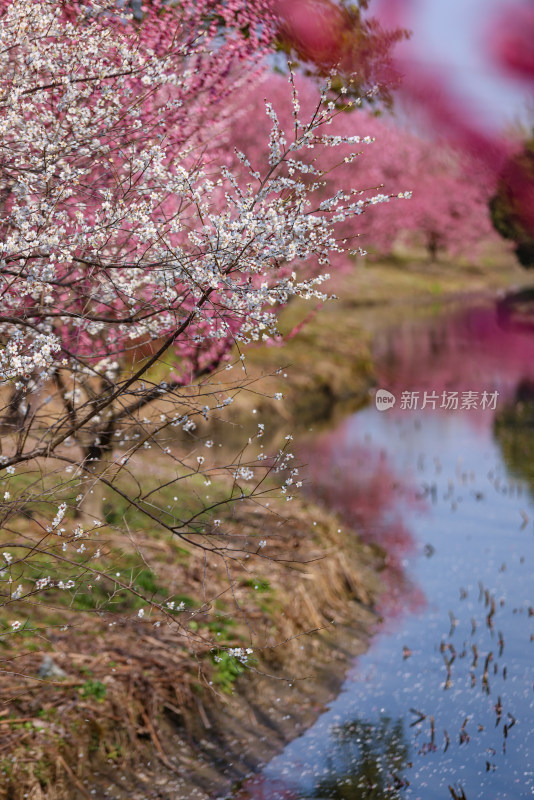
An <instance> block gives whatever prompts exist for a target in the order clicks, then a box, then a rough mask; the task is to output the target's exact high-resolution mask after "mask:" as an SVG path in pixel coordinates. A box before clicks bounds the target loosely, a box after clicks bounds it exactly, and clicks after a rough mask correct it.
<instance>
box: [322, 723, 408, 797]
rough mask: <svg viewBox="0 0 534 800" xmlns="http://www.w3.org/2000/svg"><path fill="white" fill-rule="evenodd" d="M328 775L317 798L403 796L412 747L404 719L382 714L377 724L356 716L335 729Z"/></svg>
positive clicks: (333, 730) (332, 731)
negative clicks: (406, 737) (392, 718)
mask: <svg viewBox="0 0 534 800" xmlns="http://www.w3.org/2000/svg"><path fill="white" fill-rule="evenodd" d="M330 735H331V739H332V746H331V749H330V751H329V753H328V762H327V767H326V769H327V770H328V774H327V776H326V777H325V778H323V779H321V780H319V781H318V783H317V786H316V788H315V791H314V794H313V797H317V798H332V800H385V798H393V800H397V798H400V797H401V794H400V790H401V789H403V788H405V787H407V786H408V785H409V782H408V780H407V779H406V778H405V777H404V775H403V772H404V768H405V765H406V762H407V761H408V757H409V752H410V748H409V746H408V744H407V742H406V740H405V737H404V724H403V721H402V720H401V719H398V720H395V721H392V720H391V719H389V717H382V718H381V719H380V720H379V721H378V722H377V723H376V724H373V723H371V722H367V721H366V720H362V719H355V720H352V721H351V722H346V723H344V724H343V725H339V726H336V727H334V728H332V730H331V733H330Z"/></svg>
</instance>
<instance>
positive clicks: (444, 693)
mask: <svg viewBox="0 0 534 800" xmlns="http://www.w3.org/2000/svg"><path fill="white" fill-rule="evenodd" d="M375 359H376V364H377V370H378V387H377V388H380V389H384V390H387V391H388V392H389V393H390V394H392V395H393V396H394V397H395V404H394V406H393V407H391V405H389V406H388V407H387V410H379V409H378V408H377V406H376V403H375V401H373V402H372V403H371V404H370V405H368V406H367V407H366V408H364V409H363V410H362V411H359V412H358V413H356V414H354V415H353V416H352V417H350V418H348V419H346V420H345V421H343V422H342V423H341V425H340V426H339V427H338V428H337V429H336V430H334V431H332V432H329V433H326V434H321V435H320V436H317V437H315V436H313V434H311V435H310V439H309V440H308V441H305V442H303V443H302V444H301V452H300V455H301V458H302V460H303V461H305V463H306V464H307V465H308V466H307V491H308V492H309V494H310V495H311V496H313V497H314V498H315V499H316V500H319V501H320V502H322V503H323V504H324V505H326V506H327V507H329V508H330V509H332V510H334V511H336V512H337V513H338V514H339V515H340V516H341V518H342V520H343V521H344V523H345V524H346V525H347V526H350V527H351V528H354V529H357V530H358V531H359V532H360V534H361V535H362V536H363V538H365V539H366V540H368V541H370V542H373V543H375V544H376V545H378V546H379V547H381V548H383V549H384V551H385V552H386V553H387V568H386V570H385V571H384V575H383V576H384V583H385V586H386V591H385V593H384V596H383V599H382V607H381V613H382V622H381V623H380V625H379V626H378V629H377V631H376V634H375V636H374V638H373V641H372V644H371V647H370V649H369V651H368V653H367V654H366V655H365V656H363V657H360V658H359V659H358V660H357V662H356V663H355V664H354V665H353V668H352V669H351V671H350V673H349V674H348V675H347V678H346V681H345V683H344V686H343V688H342V691H341V693H340V694H339V696H338V697H337V699H335V700H334V701H333V702H332V703H331V705H330V707H329V708H328V710H327V711H326V712H325V713H324V714H323V715H322V716H321V717H319V719H318V720H317V722H316V724H315V725H314V726H313V727H312V728H311V729H310V730H308V731H307V732H306V733H305V734H303V735H302V736H300V737H299V738H297V739H295V740H294V741H293V742H292V743H291V744H290V745H288V746H287V747H286V749H285V750H284V752H283V753H282V754H281V755H280V756H278V757H276V758H275V759H273V760H272V761H271V763H270V764H268V766H266V767H265V769H264V770H263V772H262V773H261V775H258V776H256V777H255V778H254V779H251V780H250V781H248V782H247V783H246V785H245V787H243V789H242V791H241V792H240V793H239V797H240V798H253V799H254V800H260V799H261V800H291V799H293V798H294V799H295V800H297V799H298V798H300V799H302V798H339V800H342V799H343V800H360V799H361V798H368V799H369V800H378V799H381V798H414V799H415V798H420V799H421V800H438V799H439V798H443V800H446V799H448V798H451V797H452V798H467V800H475V799H476V798H480V799H482V798H483V799H484V800H518V798H526V797H533V796H534V683H533V682H534V670H533V668H532V664H533V653H534V591H533V580H532V578H533V567H534V499H533V497H534V494H533V493H534V333H532V332H529V331H528V330H524V329H523V328H522V327H519V326H517V328H516V327H515V326H514V324H513V321H512V320H511V319H510V318H509V317H507V318H506V319H503V318H501V315H499V314H498V312H497V310H496V308H495V307H492V306H480V307H475V308H471V309H469V310H468V311H465V310H464V311H461V312H457V313H453V314H449V315H448V316H446V317H442V316H440V317H437V318H436V319H433V320H431V321H430V322H429V321H425V322H418V323H416V322H410V323H406V324H405V325H401V326H397V327H396V328H395V329H394V330H391V331H385V332H383V333H382V334H380V335H378V336H377V338H376V342H375ZM381 409H383V406H381Z"/></svg>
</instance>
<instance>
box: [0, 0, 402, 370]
mask: <svg viewBox="0 0 534 800" xmlns="http://www.w3.org/2000/svg"><path fill="white" fill-rule="evenodd" d="M56 10H57V4H56V3H54V2H52V0H49V1H48V2H46V1H45V2H42V3H37V4H36V3H34V2H32V0H13V2H12V3H11V4H10V5H9V7H8V9H7V12H6V14H5V15H4V16H3V17H2V18H1V19H0V86H1V92H0V139H1V140H2V142H3V144H2V147H3V154H4V156H3V164H2V171H1V173H0V183H1V186H0V189H1V190H2V193H3V195H5V196H6V197H7V200H6V202H5V203H4V205H3V207H2V209H0V226H1V228H2V236H1V237H0V259H1V261H0V291H2V293H3V297H4V312H5V313H4V315H3V316H0V337H1V338H3V340H4V342H6V346H5V348H4V350H3V351H2V353H1V355H0V380H9V379H13V378H16V377H27V376H28V375H30V374H33V373H35V372H36V370H37V371H38V372H40V373H41V374H42V375H43V376H44V377H46V375H47V373H46V370H47V369H48V368H49V367H50V366H51V364H52V362H53V359H54V356H55V355H56V354H57V353H58V352H59V350H60V348H63V349H64V350H65V351H68V352H69V354H71V355H73V356H74V358H75V359H78V360H79V359H80V358H85V359H89V363H90V369H91V370H93V372H99V373H101V374H104V375H105V376H106V377H107V378H108V379H109V380H113V379H114V378H115V376H116V375H117V372H118V370H119V361H120V358H121V357H122V354H123V353H124V352H125V350H127V349H128V347H133V346H134V344H135V342H138V341H140V340H144V341H146V340H147V339H152V340H156V339H160V338H161V337H169V336H170V335H172V334H173V333H174V332H176V331H177V330H180V331H181V332H182V333H181V336H180V337H178V338H177V341H176V346H177V347H178V351H177V354H178V357H179V358H180V357H182V356H183V355H184V353H185V351H186V349H187V348H192V349H193V350H194V349H195V348H201V347H207V346H209V343H210V342H213V343H216V342H221V341H227V340H232V341H236V340H237V341H250V340H254V341H256V340H259V339H262V338H267V337H268V336H270V335H272V334H273V333H274V332H275V330H276V317H275V313H274V308H275V307H276V306H278V305H279V304H283V303H285V302H287V301H288V299H289V298H290V297H292V296H300V297H303V298H311V297H317V298H320V299H324V297H325V295H324V294H323V292H322V289H321V284H322V283H323V281H324V280H326V278H327V277H328V276H327V275H322V276H317V277H313V278H308V279H298V278H297V275H296V273H294V272H291V273H289V271H288V269H287V264H289V263H291V262H299V263H305V262H306V261H308V260H309V259H310V258H311V257H312V256H313V257H316V258H317V259H318V261H319V263H320V264H322V265H328V263H329V255H330V254H331V253H333V252H340V251H342V250H343V247H344V245H343V244H342V243H341V242H339V241H338V239H337V237H336V234H335V223H336V222H339V221H343V220H344V219H346V218H347V217H352V216H356V215H358V214H360V213H362V211H363V210H364V209H365V207H366V206H367V205H369V204H375V203H379V202H385V201H387V200H388V199H389V197H387V196H385V195H377V196H376V197H374V198H370V199H367V200H361V199H359V200H357V201H354V198H353V194H354V193H356V190H349V191H348V192H347V191H346V192H339V193H337V194H336V195H335V196H334V197H333V198H331V199H330V200H323V202H322V203H321V204H320V206H318V207H317V208H314V202H313V201H314V191H315V190H316V188H317V186H318V185H319V184H318V183H310V180H309V174H310V172H311V173H312V178H315V177H320V175H321V173H320V170H317V169H315V168H312V167H310V166H309V165H306V164H305V163H304V162H303V161H302V160H300V159H299V158H298V153H299V151H301V150H305V149H307V148H310V147H321V148H323V149H325V148H329V147H337V146H338V145H340V144H349V145H350V144H359V143H360V142H368V141H370V139H369V138H368V137H366V138H363V139H362V138H361V137H359V136H353V137H339V136H328V135H326V134H324V133H323V127H324V126H325V125H328V124H329V123H330V121H331V117H332V112H330V111H329V110H327V109H326V108H325V109H324V110H322V111H321V112H320V113H318V114H316V115H315V117H314V118H313V121H312V122H311V123H310V124H307V125H306V124H302V123H299V126H301V127H297V133H296V135H295V138H294V141H292V142H291V143H289V144H288V143H287V141H286V138H285V135H284V133H283V132H282V130H281V128H280V125H279V123H278V119H277V116H276V113H275V111H274V109H273V108H272V106H271V105H270V104H267V112H268V115H269V117H270V119H271V123H272V129H271V135H270V155H269V166H268V167H267V165H266V173H265V175H264V176H263V177H262V176H261V175H260V173H259V172H257V171H254V170H252V168H251V167H250V164H249V162H248V160H247V158H246V156H245V155H244V154H240V158H241V161H242V163H243V165H244V166H245V168H246V170H247V171H248V173H249V180H250V182H248V183H243V181H242V180H241V179H240V178H239V179H238V177H236V175H235V174H234V173H232V172H231V171H230V170H229V169H228V168H227V167H225V166H221V167H220V168H219V170H218V171H217V168H216V167H214V165H213V163H212V162H210V163H209V166H206V167H203V166H202V164H201V163H199V161H198V159H195V158H194V157H193V155H192V152H193V148H194V141H191V142H188V143H185V144H184V146H183V148H182V149H181V150H177V149H176V146H175V145H174V144H173V146H172V147H171V146H168V145H167V144H166V140H165V137H164V136H163V134H161V133H160V132H159V131H160V128H158V127H157V126H156V125H154V124H153V123H154V122H155V121H156V120H157V119H159V117H160V116H161V121H163V120H164V119H165V117H164V114H165V104H163V105H162V104H161V102H160V101H157V102H156V100H154V101H153V106H150V102H151V101H150V99H147V100H146V102H140V101H139V96H140V93H141V92H146V93H147V94H146V97H147V98H151V97H155V96H158V97H159V95H158V94H157V93H158V92H160V93H161V92H164V91H165V92H167V93H168V95H169V96H171V97H172V96H173V94H172V93H173V92H174V93H178V95H179V94H180V92H183V91H185V90H186V88H187V85H188V81H189V80H190V78H191V69H190V64H191V62H192V59H193V57H194V54H195V51H194V47H195V45H192V44H189V45H188V46H189V47H190V48H191V51H190V52H189V51H187V50H185V49H184V50H183V51H181V52H180V53H179V57H177V55H176V53H175V54H174V55H173V59H171V58H170V56H166V55H164V56H160V55H155V54H154V53H153V52H151V51H145V52H141V51H140V49H139V48H137V47H134V46H132V41H131V40H130V39H129V38H128V37H127V36H126V35H124V37H123V38H121V37H120V36H119V34H118V33H117V31H116V29H115V28H114V29H112V28H106V26H105V25H101V24H100V23H98V21H97V20H96V19H93V20H92V19H91V18H88V19H87V20H86V21H85V22H84V24H76V25H75V24H74V23H69V22H67V21H65V19H64V18H62V17H60V16H58V15H57V14H56ZM169 102H170V101H169ZM158 103H159V105H158ZM294 106H295V114H296V113H297V111H298V98H297V96H296V94H295V95H294ZM147 122H150V124H147ZM333 212H335V213H333ZM180 347H181V348H182V349H181V350H180ZM69 363H72V362H69Z"/></svg>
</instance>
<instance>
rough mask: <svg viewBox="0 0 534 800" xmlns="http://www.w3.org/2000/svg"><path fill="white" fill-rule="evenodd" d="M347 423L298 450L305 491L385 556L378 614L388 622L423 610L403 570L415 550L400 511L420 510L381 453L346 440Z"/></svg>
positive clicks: (417, 500)
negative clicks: (304, 475) (382, 591)
mask: <svg viewBox="0 0 534 800" xmlns="http://www.w3.org/2000/svg"><path fill="white" fill-rule="evenodd" d="M347 427H348V423H347V425H343V426H341V427H340V428H338V429H337V430H336V431H335V432H334V433H329V434H327V435H324V436H322V437H320V438H319V439H318V440H316V441H315V442H314V443H313V444H308V445H305V446H304V447H302V448H301V449H300V451H299V457H300V458H301V459H302V460H303V461H304V462H305V463H306V465H307V466H306V470H305V474H306V479H307V481H308V483H307V487H306V491H307V493H308V494H309V495H310V496H312V497H313V499H314V501H316V502H319V503H321V504H322V505H324V506H326V507H327V508H328V509H330V510H331V511H334V512H335V513H337V514H339V516H340V517H341V519H342V520H343V522H344V524H345V525H347V526H348V527H350V528H352V529H353V530H355V531H357V532H358V534H359V536H360V537H361V538H362V540H363V541H365V542H367V543H368V544H374V545H378V546H379V547H380V548H382V549H383V550H384V551H385V553H386V569H385V570H384V572H383V574H382V577H383V580H384V583H385V585H386V591H385V592H384V594H383V596H382V598H381V601H380V611H381V613H382V614H383V615H384V616H385V617H387V618H388V619H391V618H396V617H398V616H399V615H401V614H403V613H405V612H406V611H411V612H413V611H416V610H418V609H421V608H423V607H424V604H425V599H424V596H423V594H422V592H421V591H420V590H419V589H418V588H417V587H416V586H415V585H414V584H413V582H412V581H411V580H410V578H409V577H408V576H407V574H406V572H405V569H404V561H405V559H406V558H407V557H408V556H409V555H413V554H414V552H415V541H414V537H413V535H412V533H411V531H410V530H409V528H408V527H407V526H406V524H405V522H404V514H405V511H406V509H408V508H410V509H412V510H413V509H414V508H419V509H421V510H423V509H424V504H423V501H422V500H421V499H420V498H418V495H417V489H416V487H415V484H412V483H411V482H410V481H409V480H407V479H406V478H405V477H401V476H400V475H398V474H396V473H395V471H394V470H393V468H392V466H391V465H390V464H389V463H388V458H387V455H386V453H385V452H383V451H382V450H378V449H375V448H373V447H372V445H369V444H366V443H363V442H355V441H353V440H350V439H348V436H347Z"/></svg>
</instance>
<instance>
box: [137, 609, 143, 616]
mask: <svg viewBox="0 0 534 800" xmlns="http://www.w3.org/2000/svg"><path fill="white" fill-rule="evenodd" d="M137 616H138V617H141V618H142V617H144V616H145V612H144V609H142V608H140V609H139V611H138V612H137Z"/></svg>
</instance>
